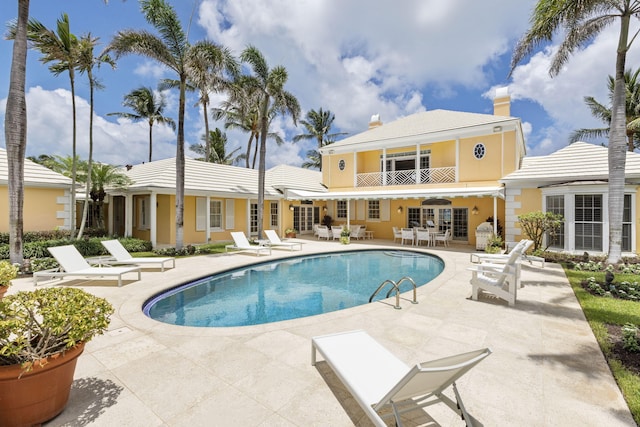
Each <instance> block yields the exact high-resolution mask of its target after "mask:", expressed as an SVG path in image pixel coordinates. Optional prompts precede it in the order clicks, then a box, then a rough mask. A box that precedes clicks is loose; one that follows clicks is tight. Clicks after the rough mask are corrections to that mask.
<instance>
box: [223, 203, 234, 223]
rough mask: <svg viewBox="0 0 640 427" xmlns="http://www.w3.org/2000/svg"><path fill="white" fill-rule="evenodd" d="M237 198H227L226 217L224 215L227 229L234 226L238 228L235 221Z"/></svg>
mask: <svg viewBox="0 0 640 427" xmlns="http://www.w3.org/2000/svg"><path fill="white" fill-rule="evenodd" d="M235 202H236V201H235V200H233V199H227V200H226V204H225V212H224V214H225V217H224V225H225V228H226V229H227V230H233V229H234V228H236V223H235V217H236V216H235V208H236V204H235Z"/></svg>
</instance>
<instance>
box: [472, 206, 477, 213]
mask: <svg viewBox="0 0 640 427" xmlns="http://www.w3.org/2000/svg"><path fill="white" fill-rule="evenodd" d="M471 214H472V215H478V207H477V206H474V207H473V209H471Z"/></svg>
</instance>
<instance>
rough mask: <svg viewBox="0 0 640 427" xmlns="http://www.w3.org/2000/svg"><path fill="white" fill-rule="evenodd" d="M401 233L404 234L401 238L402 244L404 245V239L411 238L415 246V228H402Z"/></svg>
mask: <svg viewBox="0 0 640 427" xmlns="http://www.w3.org/2000/svg"><path fill="white" fill-rule="evenodd" d="M400 233H401V234H402V239H401V240H400V244H401V245H404V241H405V240H409V241H410V242H411V246H413V243H414V242H415V236H414V235H413V228H403V229H402V230H400Z"/></svg>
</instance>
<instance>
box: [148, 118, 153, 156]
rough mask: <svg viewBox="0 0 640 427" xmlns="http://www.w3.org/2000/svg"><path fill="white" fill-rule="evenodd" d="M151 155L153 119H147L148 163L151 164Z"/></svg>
mask: <svg viewBox="0 0 640 427" xmlns="http://www.w3.org/2000/svg"><path fill="white" fill-rule="evenodd" d="M152 153H153V119H149V163H151V154H152Z"/></svg>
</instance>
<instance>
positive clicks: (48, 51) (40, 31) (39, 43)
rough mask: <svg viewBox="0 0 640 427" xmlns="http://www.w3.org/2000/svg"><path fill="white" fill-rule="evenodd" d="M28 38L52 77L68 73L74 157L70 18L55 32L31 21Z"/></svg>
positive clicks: (13, 30)
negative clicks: (47, 65)
mask: <svg viewBox="0 0 640 427" xmlns="http://www.w3.org/2000/svg"><path fill="white" fill-rule="evenodd" d="M17 30H18V26H17V25H14V24H12V25H10V27H9V38H15V35H16V34H17ZM27 39H28V41H29V42H30V43H31V45H32V46H33V48H34V49H36V50H38V51H39V52H40V53H42V57H41V58H40V61H41V62H43V63H45V64H47V63H51V62H52V64H51V65H50V66H49V71H51V72H52V73H53V74H54V75H56V76H58V75H60V74H62V73H64V72H67V73H68V75H69V85H70V89H71V112H72V123H73V134H72V149H71V151H72V155H71V158H72V159H75V158H76V151H77V150H76V141H77V135H76V133H77V132H76V129H77V118H76V95H75V93H76V91H75V71H76V68H77V66H78V55H79V50H78V44H79V42H78V39H77V37H76V36H75V35H73V34H72V33H71V31H70V25H69V16H68V15H67V14H66V13H63V14H62V16H61V17H60V18H59V19H58V20H57V23H56V31H53V30H50V29H48V28H47V27H45V26H44V25H43V24H42V23H41V22H39V21H38V20H36V19H30V20H29V22H28V24H27ZM75 170H76V168H75V165H74V167H73V169H72V173H71V185H72V190H71V206H70V213H69V215H70V218H71V221H70V228H71V233H72V235H73V234H74V233H75V226H76V224H75V221H74V218H75V204H76V193H75V188H76V174H75Z"/></svg>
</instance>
